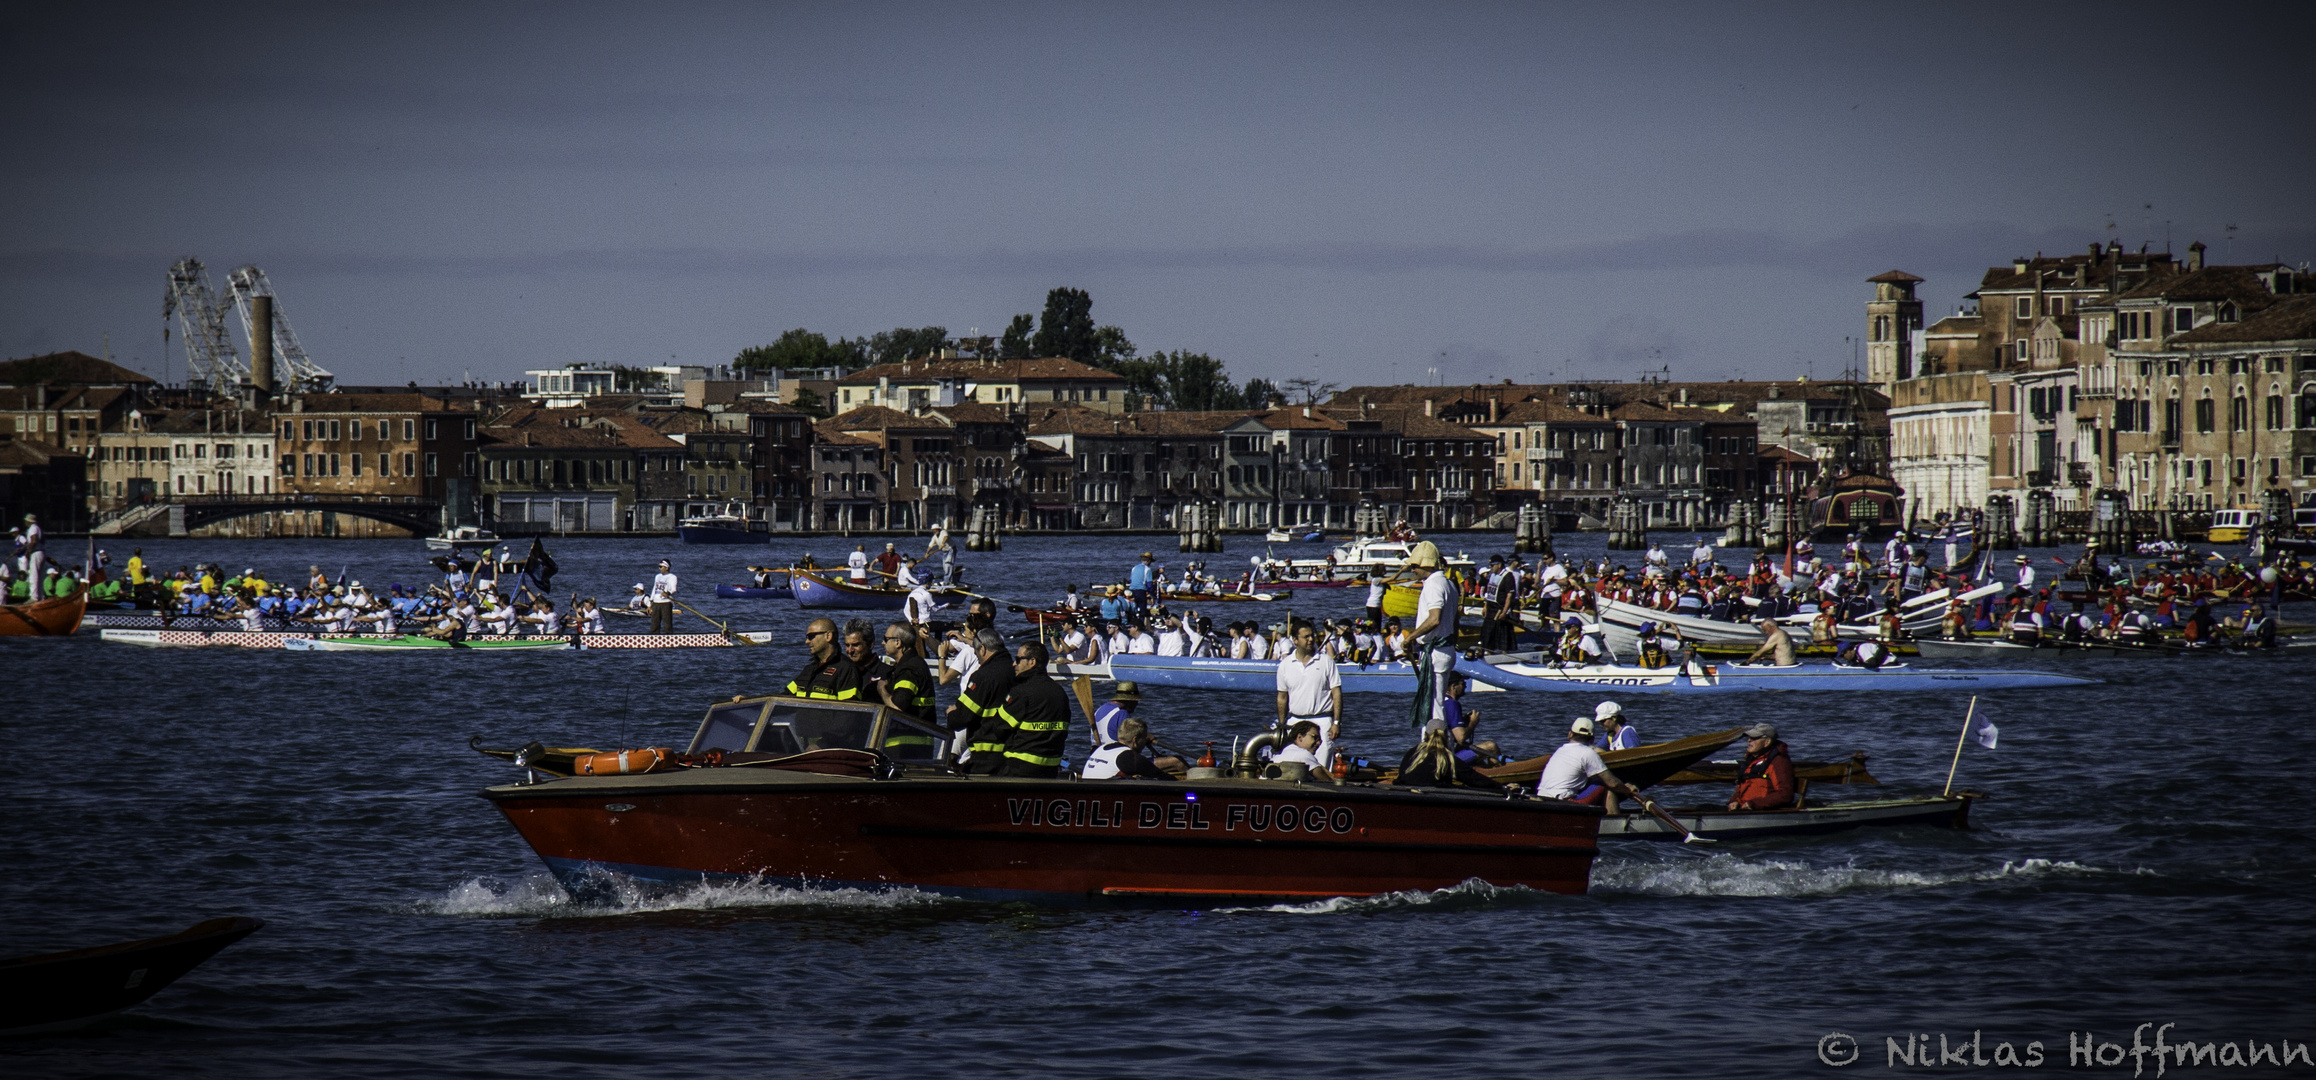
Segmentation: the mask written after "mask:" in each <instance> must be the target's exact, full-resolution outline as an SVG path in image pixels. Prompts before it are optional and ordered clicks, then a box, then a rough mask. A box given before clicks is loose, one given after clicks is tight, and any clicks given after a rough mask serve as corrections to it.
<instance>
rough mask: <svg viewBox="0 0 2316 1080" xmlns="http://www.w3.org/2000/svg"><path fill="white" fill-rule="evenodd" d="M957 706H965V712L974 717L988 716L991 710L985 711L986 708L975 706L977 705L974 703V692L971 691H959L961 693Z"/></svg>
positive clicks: (958, 695) (958, 696) (958, 694)
mask: <svg viewBox="0 0 2316 1080" xmlns="http://www.w3.org/2000/svg"><path fill="white" fill-rule="evenodd" d="M957 704H959V705H963V706H964V707H965V711H966V712H969V713H972V714H973V715H975V716H987V715H989V710H987V709H984V708H982V707H981V706H979V705H977V704H975V703H974V701H973V692H972V691H971V690H961V691H959V692H958V693H957Z"/></svg>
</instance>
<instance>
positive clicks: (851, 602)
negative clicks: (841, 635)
mask: <svg viewBox="0 0 2316 1080" xmlns="http://www.w3.org/2000/svg"><path fill="white" fill-rule="evenodd" d="M788 587H789V588H790V589H792V590H794V592H795V593H796V606H797V607H804V608H826V609H831V610H840V611H899V610H901V607H902V605H904V604H906V603H907V602H908V599H909V594H908V593H906V592H903V591H901V590H898V589H878V588H863V587H862V586H859V585H855V584H853V583H852V582H850V581H847V580H845V579H843V578H841V577H837V576H835V575H826V576H824V575H821V574H808V573H805V572H804V571H802V570H798V571H795V572H793V573H791V574H789V576H788Z"/></svg>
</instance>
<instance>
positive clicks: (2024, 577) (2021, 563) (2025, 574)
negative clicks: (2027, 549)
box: [2011, 555, 2035, 596]
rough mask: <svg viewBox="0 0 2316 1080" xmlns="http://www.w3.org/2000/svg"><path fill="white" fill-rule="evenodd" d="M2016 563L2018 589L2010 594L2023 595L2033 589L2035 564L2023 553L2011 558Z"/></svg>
mask: <svg viewBox="0 0 2316 1080" xmlns="http://www.w3.org/2000/svg"><path fill="white" fill-rule="evenodd" d="M2011 561H2012V562H2014V563H2017V564H2018V591H2016V592H2013V593H2011V595H2012V596H2025V595H2028V594H2030V593H2032V592H2034V591H2035V565H2034V562H2033V561H2032V560H2030V559H2028V558H2027V557H2026V556H2024V555H2020V556H2018V557H2017V558H2014V559H2012V560H2011Z"/></svg>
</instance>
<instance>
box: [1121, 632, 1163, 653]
mask: <svg viewBox="0 0 2316 1080" xmlns="http://www.w3.org/2000/svg"><path fill="white" fill-rule="evenodd" d="M1157 651H1158V639H1157V638H1154V637H1151V636H1150V635H1149V634H1147V633H1141V634H1136V635H1134V636H1133V637H1131V638H1128V639H1127V640H1126V652H1127V654H1128V655H1141V656H1150V655H1153V654H1155V653H1156V652H1157Z"/></svg>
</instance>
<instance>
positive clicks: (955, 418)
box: [933, 401, 1013, 424]
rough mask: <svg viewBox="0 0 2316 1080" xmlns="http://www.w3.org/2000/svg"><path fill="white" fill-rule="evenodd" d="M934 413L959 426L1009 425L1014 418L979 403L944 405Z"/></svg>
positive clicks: (967, 402) (1002, 411) (966, 402)
mask: <svg viewBox="0 0 2316 1080" xmlns="http://www.w3.org/2000/svg"><path fill="white" fill-rule="evenodd" d="M933 411H934V412H937V413H940V414H941V415H943V416H946V417H948V418H949V419H950V420H951V421H952V422H954V423H959V424H1009V423H1012V422H1013V418H1012V417H1010V416H1007V415H1005V410H1003V409H995V408H991V407H989V406H987V405H983V404H982V403H980V402H978V401H960V402H958V403H957V404H955V405H943V406H941V407H939V408H936V409H934V410H933Z"/></svg>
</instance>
